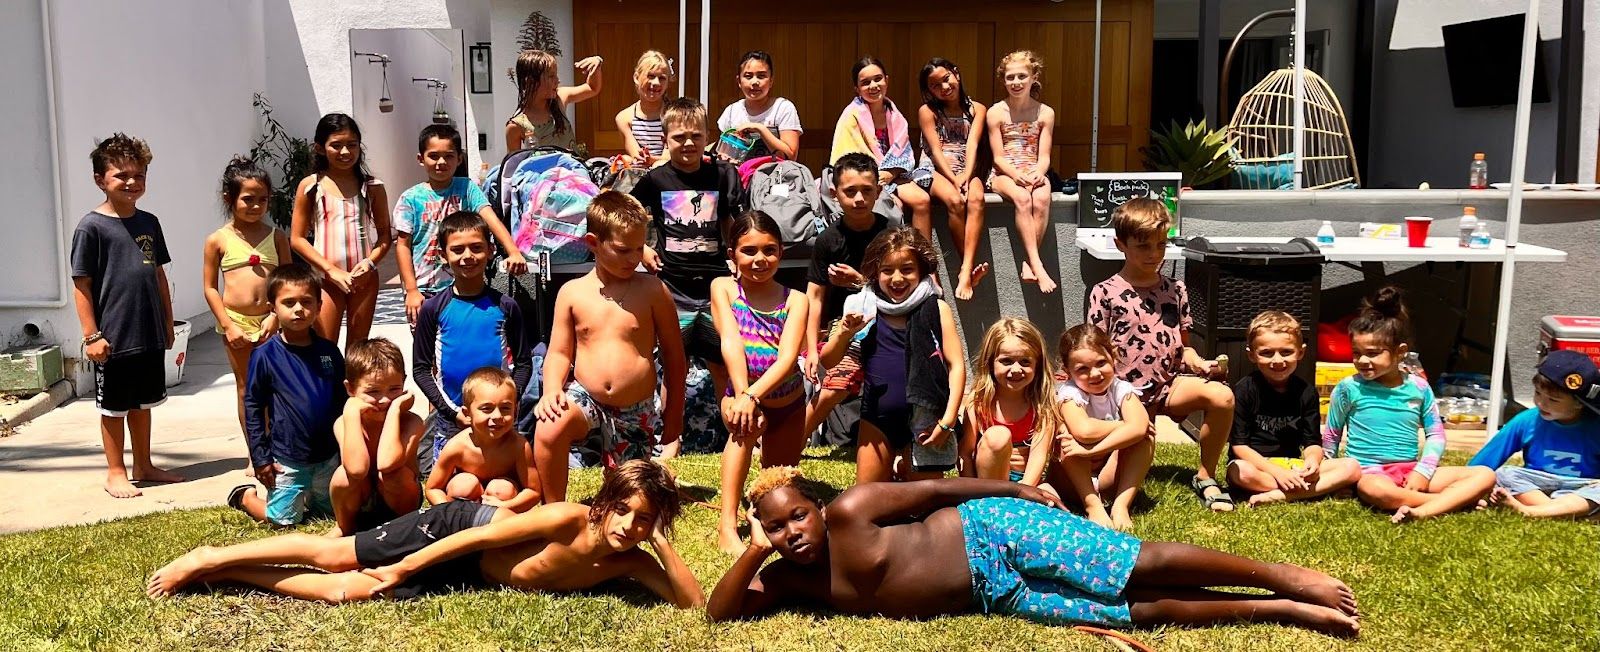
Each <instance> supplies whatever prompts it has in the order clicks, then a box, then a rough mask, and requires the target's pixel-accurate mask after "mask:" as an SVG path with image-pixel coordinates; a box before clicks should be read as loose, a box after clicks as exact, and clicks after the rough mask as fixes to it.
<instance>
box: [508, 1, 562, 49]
mask: <svg viewBox="0 0 1600 652" xmlns="http://www.w3.org/2000/svg"><path fill="white" fill-rule="evenodd" d="M517 45H518V46H520V47H521V48H522V49H524V50H543V51H545V52H549V53H550V54H551V55H553V56H557V57H559V56H561V39H560V38H559V37H557V36H556V23H555V21H553V20H550V17H549V16H546V15H544V14H543V13H542V12H538V11H533V12H529V13H528V19H527V20H524V21H522V31H520V32H518V33H517Z"/></svg>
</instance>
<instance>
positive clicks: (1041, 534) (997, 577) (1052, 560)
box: [956, 498, 1141, 627]
mask: <svg viewBox="0 0 1600 652" xmlns="http://www.w3.org/2000/svg"><path fill="white" fill-rule="evenodd" d="M956 511H957V512H958V513H960V514H961V533H962V535H963V536H964V537H965V538H966V544H967V559H968V562H967V563H968V567H969V568H970V569H971V571H972V602H973V606H974V607H975V608H976V609H977V610H978V611H980V612H982V613H998V614H1010V615H1013V616H1020V617H1022V618H1026V619H1028V620H1032V621H1035V622H1039V623H1044V624H1047V625H1100V626H1109V627H1126V626H1128V625H1131V624H1133V621H1132V619H1131V617H1130V616H1129V614H1128V601H1127V600H1126V599H1125V598H1124V597H1123V595H1122V591H1123V589H1124V588H1126V587H1127V585H1128V577H1129V576H1131V575H1132V574H1133V564H1134V562H1135V561H1137V560H1138V559H1139V549H1140V546H1141V544H1140V542H1139V540H1138V539H1136V538H1134V537H1132V536H1129V535H1126V534H1123V533H1121V532H1117V531H1116V530H1112V529H1110V528H1106V527H1101V526H1099V525H1096V524H1094V523H1092V522H1090V521H1089V520H1087V519H1084V518H1081V517H1078V516H1076V515H1074V514H1071V513H1069V512H1067V511H1064V510H1060V509H1055V508H1052V507H1046V506H1044V505H1040V504H1039V503H1035V502H1029V501H1026V500H1021V499H1017V498H982V499H978V500H969V501H967V502H964V503H961V505H959V506H957V507H956Z"/></svg>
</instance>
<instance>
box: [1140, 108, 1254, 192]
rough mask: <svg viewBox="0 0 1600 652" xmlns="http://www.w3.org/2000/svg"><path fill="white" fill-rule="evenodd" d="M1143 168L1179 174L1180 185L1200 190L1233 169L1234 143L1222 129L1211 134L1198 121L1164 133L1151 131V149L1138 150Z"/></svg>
mask: <svg viewBox="0 0 1600 652" xmlns="http://www.w3.org/2000/svg"><path fill="white" fill-rule="evenodd" d="M1139 152H1140V153H1142V154H1144V165H1145V167H1146V168H1149V169H1150V170H1152V171H1155V172H1180V173H1182V174H1183V185H1185V186H1188V187H1190V188H1199V187H1201V186H1205V185H1208V184H1210V183H1213V182H1215V181H1217V180H1218V179H1221V178H1223V177H1225V176H1227V175H1228V172H1229V171H1230V170H1232V168H1233V139H1231V138H1228V137H1227V133H1226V131H1225V130H1223V129H1218V130H1216V131H1212V130H1210V129H1207V128H1206V122H1205V121H1204V120H1201V121H1200V123H1199V124H1195V122H1194V121H1193V120H1191V121H1189V123H1188V124H1186V125H1184V126H1181V127H1180V126H1178V122H1177V121H1176V120H1174V121H1172V122H1171V123H1170V124H1168V126H1167V128H1166V130H1165V131H1156V130H1154V129H1152V130H1150V145H1149V146H1147V147H1141V148H1139Z"/></svg>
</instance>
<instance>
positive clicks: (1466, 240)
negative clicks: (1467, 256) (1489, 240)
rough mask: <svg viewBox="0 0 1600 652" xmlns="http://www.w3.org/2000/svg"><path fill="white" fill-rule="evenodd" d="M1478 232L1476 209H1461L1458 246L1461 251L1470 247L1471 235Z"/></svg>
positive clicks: (1468, 207) (1467, 207) (1469, 207)
mask: <svg viewBox="0 0 1600 652" xmlns="http://www.w3.org/2000/svg"><path fill="white" fill-rule="evenodd" d="M1477 232H1478V209H1476V208H1473V207H1471V206H1465V207H1462V209H1461V225H1460V237H1459V240H1460V245H1461V248H1462V249H1466V248H1469V247H1471V246H1472V234H1474V233H1477Z"/></svg>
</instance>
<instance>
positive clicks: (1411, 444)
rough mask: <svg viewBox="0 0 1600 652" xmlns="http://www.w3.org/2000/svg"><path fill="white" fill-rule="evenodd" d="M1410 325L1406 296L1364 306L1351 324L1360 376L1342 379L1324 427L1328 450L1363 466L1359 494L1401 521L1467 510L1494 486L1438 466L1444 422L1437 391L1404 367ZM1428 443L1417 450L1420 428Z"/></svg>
mask: <svg viewBox="0 0 1600 652" xmlns="http://www.w3.org/2000/svg"><path fill="white" fill-rule="evenodd" d="M1409 330H1410V326H1409V323H1408V320H1407V318H1406V309H1405V306H1404V305H1403V304H1401V302H1400V290H1399V289H1398V288H1394V287H1385V288H1383V289H1380V290H1378V292H1377V294H1375V295H1373V296H1372V297H1371V298H1369V299H1367V300H1365V301H1363V302H1362V305H1361V314H1360V315H1359V316H1357V317H1356V319H1355V321H1352V322H1350V347H1351V351H1352V353H1353V354H1354V355H1355V364H1356V372H1357V374H1356V375H1354V376H1351V377H1349V378H1346V379H1344V380H1341V381H1339V385H1338V386H1337V387H1334V389H1333V396H1332V397H1331V398H1330V399H1329V401H1328V420H1327V421H1326V422H1325V423H1323V424H1322V447H1323V448H1324V449H1325V450H1328V451H1337V450H1339V443H1340V441H1341V440H1343V439H1345V438H1347V437H1348V438H1349V440H1350V443H1349V446H1348V447H1347V448H1346V449H1345V451H1344V454H1345V455H1346V456H1349V457H1353V458H1355V460H1356V461H1357V462H1360V463H1361V479H1360V480H1358V481H1357V482H1356V495H1357V496H1359V497H1360V498H1361V500H1362V501H1363V502H1366V503H1367V504H1369V505H1372V506H1373V507H1376V508H1378V509H1381V510H1385V511H1388V510H1394V516H1393V518H1392V519H1391V520H1393V521H1394V522H1395V523H1403V522H1406V521H1408V520H1416V519H1424V518H1430V517H1433V516H1438V515H1440V514H1444V513H1446V512H1452V511H1456V510H1460V509H1465V508H1467V507H1469V506H1471V505H1474V504H1476V503H1477V502H1478V500H1479V499H1482V498H1484V497H1485V496H1487V495H1488V494H1489V490H1490V489H1493V488H1494V472H1493V471H1490V470H1489V469H1487V468H1484V467H1481V466H1439V457H1440V456H1441V455H1443V454H1444V444H1445V438H1444V423H1443V422H1442V421H1440V420H1439V407H1438V405H1437V404H1436V403H1435V402H1434V398H1433V389H1432V388H1430V387H1428V383H1427V382H1426V381H1424V380H1422V379H1420V378H1417V377H1415V376H1411V375H1410V374H1407V373H1406V372H1405V370H1403V369H1401V368H1400V359H1401V358H1404V357H1405V355H1406V351H1407V350H1408V349H1409V345H1408V344H1407V343H1406V340H1407V339H1409V335H1410V333H1409ZM1418 429H1422V430H1424V431H1426V433H1427V443H1426V444H1425V445H1422V446H1420V447H1419V446H1418V445H1417V430H1418Z"/></svg>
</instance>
